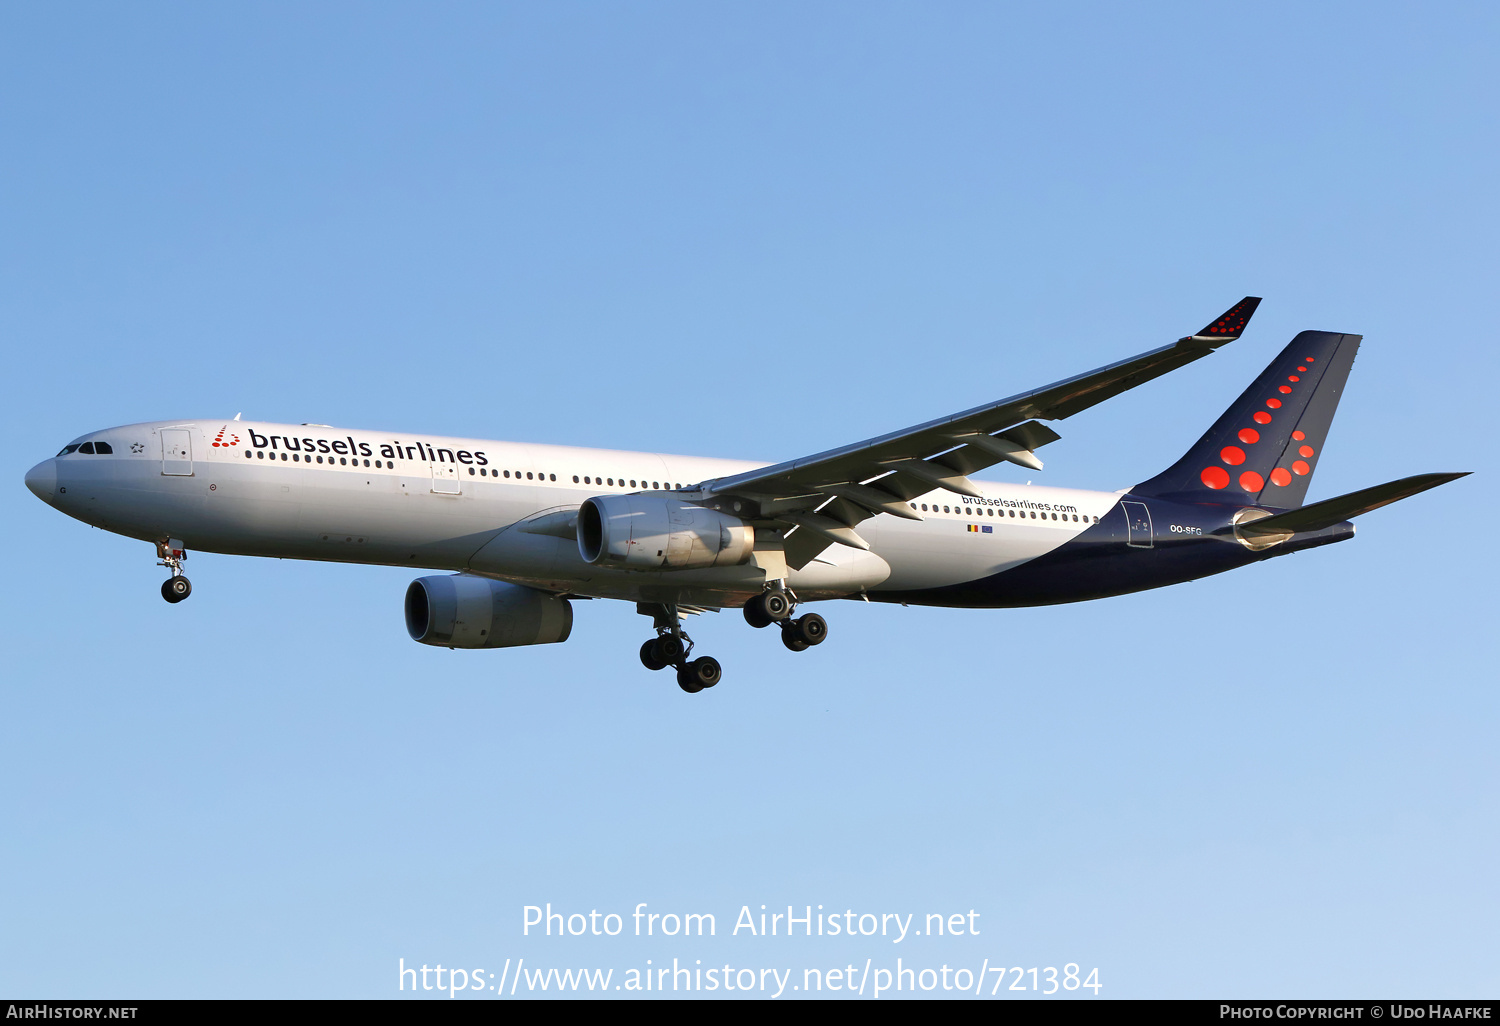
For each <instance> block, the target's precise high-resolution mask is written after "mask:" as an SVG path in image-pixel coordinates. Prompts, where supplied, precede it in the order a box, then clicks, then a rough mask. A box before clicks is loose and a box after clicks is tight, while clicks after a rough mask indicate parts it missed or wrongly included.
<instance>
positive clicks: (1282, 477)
mask: <svg viewBox="0 0 1500 1026" xmlns="http://www.w3.org/2000/svg"><path fill="white" fill-rule="evenodd" d="M1271 483H1272V484H1278V485H1281V487H1283V488H1285V487H1286V486H1287V485H1289V484H1291V483H1292V475H1291V474H1288V473H1287V472H1286V468H1285V467H1277V468H1276V469H1275V470H1273V471H1271Z"/></svg>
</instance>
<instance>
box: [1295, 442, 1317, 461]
mask: <svg viewBox="0 0 1500 1026" xmlns="http://www.w3.org/2000/svg"><path fill="white" fill-rule="evenodd" d="M1297 455H1298V456H1304V457H1306V458H1307V459H1312V455H1313V447H1312V446H1310V445H1304V446H1303V447H1302V448H1300V449H1298V450H1297Z"/></svg>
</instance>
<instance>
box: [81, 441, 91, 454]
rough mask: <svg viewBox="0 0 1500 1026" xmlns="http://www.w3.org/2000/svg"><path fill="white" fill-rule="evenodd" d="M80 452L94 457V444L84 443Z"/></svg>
mask: <svg viewBox="0 0 1500 1026" xmlns="http://www.w3.org/2000/svg"><path fill="white" fill-rule="evenodd" d="M78 451H79V452H81V453H85V454H87V455H89V456H92V455H94V443H93V442H84V443H83V444H82V445H81V446H79V447H78Z"/></svg>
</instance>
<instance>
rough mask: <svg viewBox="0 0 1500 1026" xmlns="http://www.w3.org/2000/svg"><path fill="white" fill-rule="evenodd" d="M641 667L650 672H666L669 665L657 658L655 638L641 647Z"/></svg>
mask: <svg viewBox="0 0 1500 1026" xmlns="http://www.w3.org/2000/svg"><path fill="white" fill-rule="evenodd" d="M641 665H642V666H644V667H645V668H646V669H648V670H665V669H666V668H667V666H668V665H669V664H668V663H664V662H662V661H661V660H660V659H657V658H656V639H655V638H648V639H647V640H646V643H645V644H644V645H642V646H641Z"/></svg>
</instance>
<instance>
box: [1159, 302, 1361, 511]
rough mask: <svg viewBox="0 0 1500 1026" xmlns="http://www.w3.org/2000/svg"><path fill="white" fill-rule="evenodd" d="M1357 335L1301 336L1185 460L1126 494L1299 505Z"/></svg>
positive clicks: (1319, 454) (1313, 333)
mask: <svg viewBox="0 0 1500 1026" xmlns="http://www.w3.org/2000/svg"><path fill="white" fill-rule="evenodd" d="M1361 338H1362V336H1360V335H1341V334H1338V333H1336V332H1331V331H1304V332H1302V333H1301V334H1299V335H1298V336H1297V337H1296V338H1294V339H1292V344H1291V345H1289V346H1287V347H1286V348H1285V349H1283V350H1282V351H1281V355H1280V356H1278V357H1276V359H1274V360H1272V361H1271V365H1270V366H1269V367H1267V368H1266V369H1265V371H1264V373H1262V374H1261V376H1260V377H1258V378H1256V379H1255V383H1254V384H1252V385H1251V386H1250V387H1249V388H1248V389H1246V390H1245V393H1244V395H1242V396H1240V397H1239V399H1238V400H1236V401H1235V403H1234V405H1233V406H1231V407H1229V409H1228V410H1226V411H1224V415H1223V416H1222V417H1220V418H1219V419H1218V421H1217V422H1216V423H1215V424H1214V426H1213V427H1211V428H1209V429H1208V433H1207V434H1205V435H1204V436H1203V437H1202V438H1200V439H1198V442H1197V444H1196V445H1194V446H1193V447H1192V448H1191V449H1189V450H1188V451H1187V455H1185V456H1183V457H1182V459H1180V460H1178V461H1177V462H1176V463H1174V464H1172V466H1170V467H1168V468H1167V469H1166V470H1164V471H1162V472H1161V473H1160V474H1157V475H1156V476H1155V477H1153V478H1151V480H1149V481H1145V482H1142V483H1141V484H1140V485H1137V486H1136V487H1135V488H1133V489H1131V491H1133V492H1135V493H1136V494H1138V495H1160V496H1166V495H1172V496H1177V497H1180V498H1184V499H1197V500H1200V501H1202V500H1208V501H1214V502H1240V503H1245V504H1250V503H1260V504H1264V505H1267V506H1279V507H1281V508H1283V509H1292V508H1294V507H1297V506H1301V505H1302V502H1303V500H1304V499H1305V498H1306V496H1307V486H1308V484H1309V482H1311V480H1312V473H1313V470H1314V469H1315V468H1316V467H1317V465H1318V460H1319V459H1320V458H1322V454H1323V443H1324V442H1325V441H1326V440H1327V438H1328V428H1329V426H1330V425H1332V423H1333V414H1334V411H1335V410H1336V409H1337V408H1338V404H1339V397H1340V395H1342V394H1343V391H1344V382H1345V380H1347V379H1348V377H1349V368H1350V367H1352V366H1353V365H1354V354H1355V353H1356V352H1357V351H1358V350H1359V343H1360V339H1361Z"/></svg>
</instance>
